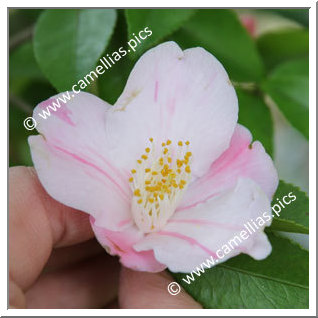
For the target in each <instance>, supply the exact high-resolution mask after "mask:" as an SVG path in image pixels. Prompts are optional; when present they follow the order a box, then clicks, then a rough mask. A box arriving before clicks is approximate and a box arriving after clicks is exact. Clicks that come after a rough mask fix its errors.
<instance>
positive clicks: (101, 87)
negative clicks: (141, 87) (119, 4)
mask: <svg viewBox="0 0 318 318" xmlns="http://www.w3.org/2000/svg"><path fill="white" fill-rule="evenodd" d="M126 43H127V25H126V21H125V16H124V13H123V12H122V11H120V10H119V12H118V23H117V24H116V27H115V31H114V36H113V37H112V40H111V42H110V44H109V47H108V49H107V51H108V52H115V51H116V52H118V50H119V48H120V47H124V46H125V44H126ZM133 65H134V62H133V61H132V60H131V59H129V58H128V57H127V56H124V57H122V58H121V59H120V60H119V61H117V62H116V64H115V65H114V66H113V67H112V68H110V69H108V70H106V72H105V73H104V74H103V75H102V76H101V77H100V78H99V79H98V92H99V97H100V98H102V99H104V100H106V101H107V102H108V103H110V104H114V103H115V102H116V100H117V99H118V97H119V96H120V94H121V93H122V91H123V89H124V87H125V85H126V82H127V79H128V76H129V74H130V71H131V70H132V68H133Z"/></svg>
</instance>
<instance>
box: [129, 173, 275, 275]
mask: <svg viewBox="0 0 318 318" xmlns="http://www.w3.org/2000/svg"><path fill="white" fill-rule="evenodd" d="M265 212H266V213H267V214H266V217H265V216H264V215H263V214H264V213H265ZM259 217H261V218H262V221H263V222H260V219H258V221H257V222H258V223H257V224H258V225H259V226H258V229H256V228H255V227H254V230H255V233H254V232H252V231H251V232H252V234H249V237H246V236H244V237H245V240H244V239H242V237H241V236H240V233H241V231H243V230H245V232H247V228H245V227H244V225H245V224H247V222H249V221H250V222H251V220H256V219H257V218H259ZM271 218H272V215H271V207H270V201H269V199H268V198H267V196H266V194H265V193H264V192H263V191H262V190H261V188H260V187H259V186H258V185H257V184H256V183H255V182H254V181H252V180H250V179H239V180H238V182H237V185H236V186H235V187H234V188H232V189H230V190H228V191H226V192H225V193H223V194H221V195H218V196H216V197H214V198H212V199H210V200H208V201H207V202H205V203H204V204H200V205H198V206H196V207H195V208H193V209H189V210H186V211H184V212H183V213H176V214H175V215H174V216H173V217H172V218H171V219H170V221H169V222H168V223H167V225H166V226H165V227H164V229H163V230H162V231H159V232H157V233H153V234H150V235H148V236H146V237H145V238H144V239H142V240H141V241H140V242H138V243H137V244H136V245H135V246H134V248H135V249H136V250H137V251H147V250H153V251H154V254H155V258H156V259H157V260H158V261H159V262H160V263H162V264H165V265H166V266H167V267H168V268H169V270H171V271H173V272H191V271H192V270H193V269H195V268H196V267H197V266H200V265H201V263H202V262H204V261H205V260H207V259H210V257H211V256H212V257H213V258H214V260H216V259H218V263H220V262H223V261H225V260H227V259H228V258H230V257H233V256H235V255H237V254H239V253H245V254H249V255H251V256H252V257H255V258H257V259H261V258H265V257H266V256H268V254H269V253H270V251H271V246H270V243H269V242H268V240H267V238H266V235H263V234H262V231H263V230H264V227H265V226H269V225H270V223H271ZM247 233H248V232H247ZM237 236H239V239H237V238H236V237H237ZM233 239H234V240H235V241H236V243H235V242H232V241H231V240H233ZM230 241H231V242H232V243H231V247H232V248H231V249H230V250H229V251H227V254H226V255H224V257H220V253H219V252H218V251H219V250H220V249H221V250H222V247H224V246H226V244H227V245H229V242H230ZM223 254H224V253H223Z"/></svg>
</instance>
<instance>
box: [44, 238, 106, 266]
mask: <svg viewBox="0 0 318 318" xmlns="http://www.w3.org/2000/svg"><path fill="white" fill-rule="evenodd" d="M100 254H105V250H104V249H103V248H102V246H101V245H100V244H99V243H98V242H97V240H96V239H91V240H89V241H87V242H84V243H80V244H76V245H73V246H67V247H59V248H54V249H53V251H52V254H51V256H50V258H49V260H48V261H47V263H46V265H45V268H44V271H45V272H51V271H56V270H59V269H62V268H65V267H68V266H71V265H74V264H76V263H79V262H82V261H84V260H87V259H89V258H92V257H96V256H97V255H100Z"/></svg>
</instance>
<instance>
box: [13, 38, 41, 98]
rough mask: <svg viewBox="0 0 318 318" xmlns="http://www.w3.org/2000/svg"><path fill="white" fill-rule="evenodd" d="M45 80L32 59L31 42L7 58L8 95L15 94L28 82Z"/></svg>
mask: <svg viewBox="0 0 318 318" xmlns="http://www.w3.org/2000/svg"><path fill="white" fill-rule="evenodd" d="M33 79H37V80H38V79H39V80H40V79H42V80H45V78H44V76H43V73H42V72H41V70H40V68H39V67H38V65H37V63H36V60H35V58H34V52H33V46H32V42H27V43H25V44H23V45H21V46H20V47H18V48H17V49H16V50H15V51H14V52H13V53H12V54H11V55H10V58H9V83H10V84H9V85H10V93H17V92H18V91H20V90H21V87H23V86H24V85H26V84H27V83H28V82H29V81H30V80H33Z"/></svg>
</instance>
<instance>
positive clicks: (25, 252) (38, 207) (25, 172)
mask: <svg viewBox="0 0 318 318" xmlns="http://www.w3.org/2000/svg"><path fill="white" fill-rule="evenodd" d="M92 237H93V232H92V229H91V226H90V223H89V217H88V215H87V214H85V213H83V212H79V211H76V210H74V209H71V208H69V207H66V206H64V205H62V204H60V203H58V202H57V201H55V200H54V199H52V198H51V197H50V196H49V195H48V194H47V193H46V192H45V190H44V189H43V187H42V186H41V184H40V183H39V181H38V178H37V176H36V174H35V172H34V169H32V168H26V167H15V168H10V169H9V267H10V272H9V274H10V279H12V280H13V281H14V282H15V284H17V285H18V286H19V287H20V288H22V290H26V289H27V288H28V287H29V286H30V285H31V284H32V283H33V282H34V281H35V279H36V278H37V277H38V275H39V274H40V272H41V270H42V269H43V267H44V265H45V263H46V262H47V260H48V258H49V256H50V254H51V251H52V248H53V246H69V245H72V244H77V243H80V242H84V241H86V240H88V239H90V238H92ZM11 305H13V306H14V304H11Z"/></svg>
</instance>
